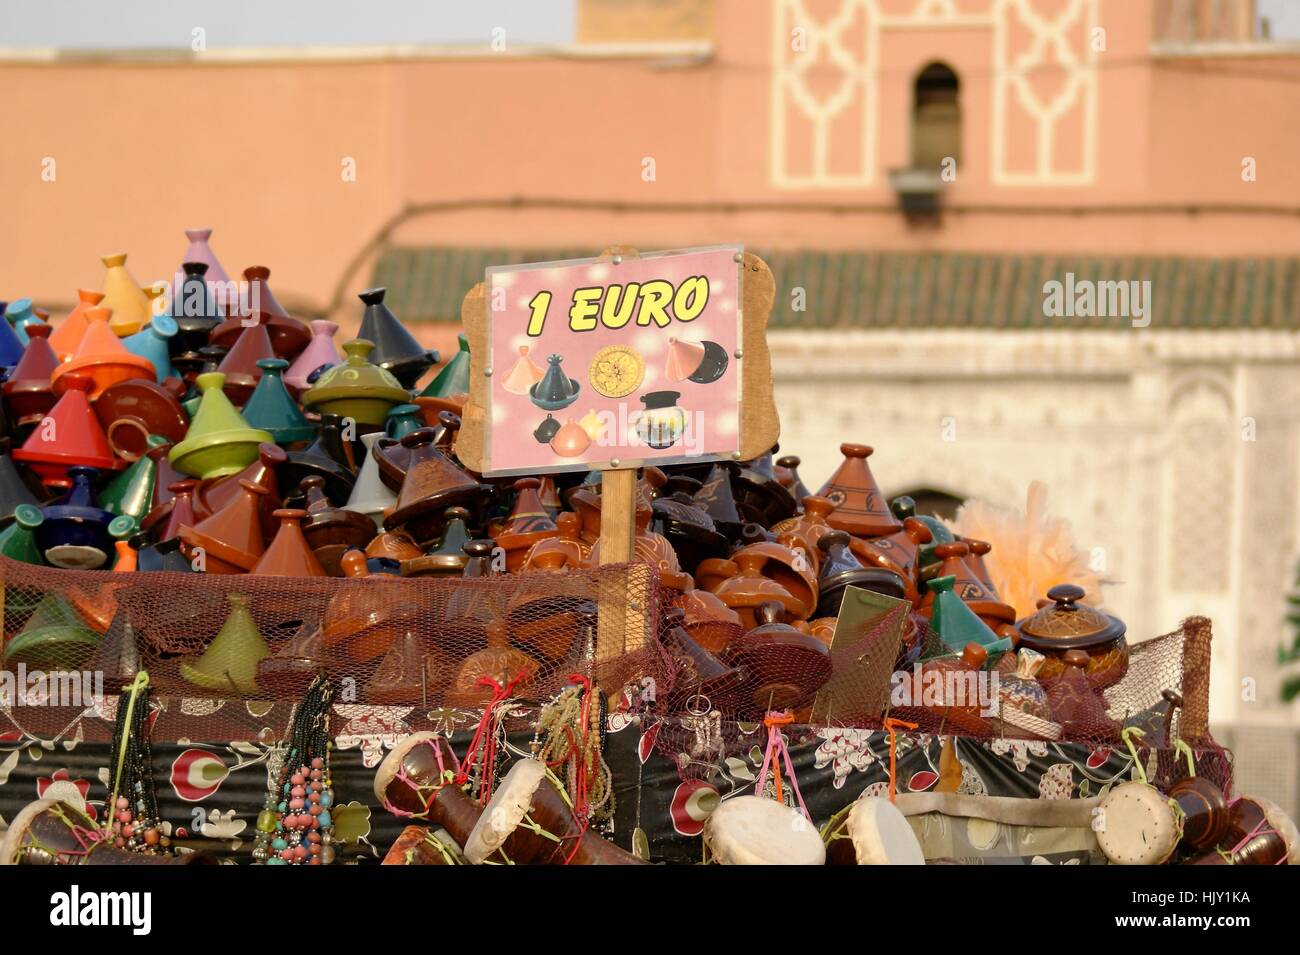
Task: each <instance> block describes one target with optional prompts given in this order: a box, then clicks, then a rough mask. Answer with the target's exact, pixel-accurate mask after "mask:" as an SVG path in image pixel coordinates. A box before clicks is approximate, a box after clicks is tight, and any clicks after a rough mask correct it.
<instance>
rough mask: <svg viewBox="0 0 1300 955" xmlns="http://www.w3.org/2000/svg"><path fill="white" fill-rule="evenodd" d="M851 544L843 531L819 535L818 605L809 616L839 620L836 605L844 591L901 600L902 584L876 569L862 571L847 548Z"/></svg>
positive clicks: (864, 568)
mask: <svg viewBox="0 0 1300 955" xmlns="http://www.w3.org/2000/svg"><path fill="white" fill-rule="evenodd" d="M850 540H851V538H850V536H849V534H848V532H847V531H840V530H834V531H830V532H829V533H826V534H823V535H822V536H821V538H820V539H819V540H818V542H817V547H818V549H819V550H820V551H821V552H822V558H821V565H820V571H819V574H818V577H817V586H818V601H817V607H816V611H815V614H811V615H810V616H818V617H836V616H839V612H840V603H841V601H842V600H843V599H844V590H845V588H847V587H861V588H862V589H864V590H870V591H872V592H874V593H878V594H882V595H883V596H886V597H893V598H895V599H897V600H902V599H904V595H905V588H904V585H903V580H902V578H901V577H899V576H898V575H897V574H896V573H894V572H893V571H890V570H885V569H883V568H880V567H864V566H863V565H862V563H861V561H859V560H858V559H857V558H856V557H855V556H853V551H852V550H851V549H850V548H849V541H850Z"/></svg>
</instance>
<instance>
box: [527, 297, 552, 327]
mask: <svg viewBox="0 0 1300 955" xmlns="http://www.w3.org/2000/svg"><path fill="white" fill-rule="evenodd" d="M528 307H529V308H531V309H532V310H533V314H532V315H531V316H530V317H529V319H528V335H529V337H530V338H536V337H537V336H538V335H540V334H541V333H542V325H544V324H545V323H546V312H547V310H548V309H549V308H550V307H551V293H550V292H538V293H537V294H536V295H534V296H533V300H532V301H531V302H529V303H528Z"/></svg>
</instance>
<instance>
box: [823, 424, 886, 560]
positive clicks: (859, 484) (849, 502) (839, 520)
mask: <svg viewBox="0 0 1300 955" xmlns="http://www.w3.org/2000/svg"><path fill="white" fill-rule="evenodd" d="M874 450H875V449H874V448H872V447H870V446H869V445H865V444H841V445H840V453H841V454H843V455H844V462H843V463H842V464H841V465H840V467H839V470H837V471H836V472H835V473H834V474H833V475H831V478H830V480H829V481H827V482H826V483H825V484H823V485H822V488H821V490H820V491H818V492H817V494H818V496H819V497H826V498H830V500H831V501H832V502H833V503H834V504H835V510H834V512H833V513H832V514H831V515H830V517H829V518H827V523H829V524H830V525H831V527H834V528H835V529H836V530H841V531H848V532H849V533H850V534H855V535H857V536H859V537H884V536H886V535H888V534H893V533H895V532H896V531H898V530H899V529H900V528H901V527H902V524H900V523H899V522H898V518H896V517H895V516H894V514H893V512H892V511H891V510H890V509H889V507H888V505H887V503H886V501H885V495H884V494H882V493H881V491H880V486H879V485H878V484H876V479H875V477H873V476H872V474H871V468H870V467H868V466H867V458H869V457H870V456H871V454H872V452H873V451H874Z"/></svg>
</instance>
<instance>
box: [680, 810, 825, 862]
mask: <svg viewBox="0 0 1300 955" xmlns="http://www.w3.org/2000/svg"><path fill="white" fill-rule="evenodd" d="M704 845H705V848H706V850H707V851H708V853H709V855H710V856H711V858H712V861H713V862H715V863H717V864H718V865H825V863H826V847H825V846H824V845H823V844H822V839H821V836H820V835H819V834H818V833H817V830H816V829H815V828H814V827H813V824H812V823H810V822H809V821H808V820H807V819H806V818H804V816H803V814H802V813H800V812H799V811H798V810H795V809H791V808H790V807H789V806H787V805H786V804H785V803H780V802H777V801H776V800H774V799H767V798H765V797H762V796H734V797H732V798H731V799H724V800H723V801H722V804H721V805H720V806H718V808H717V809H715V810H714V811H713V813H712V815H710V816H709V819H708V821H707V822H706V823H705V824H704Z"/></svg>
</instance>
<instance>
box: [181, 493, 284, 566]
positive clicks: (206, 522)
mask: <svg viewBox="0 0 1300 955" xmlns="http://www.w3.org/2000/svg"><path fill="white" fill-rule="evenodd" d="M239 488H240V494H239V496H238V497H236V498H234V499H233V500H231V501H230V502H229V503H228V504H226V505H225V506H224V507H222V508H221V509H220V510H219V511H216V512H215V513H213V514H212V515H211V516H210V517H207V518H205V519H203V520H201V521H199V523H198V524H196V525H195V526H193V527H185V526H183V525H182V526H181V528H180V529H179V535H180V538H181V540H183V541H184V542H185V546H186V549H187V556H189V557H190V559H191V560H192V561H197V559H198V558H199V557H200V556H202V558H203V565H204V566H203V567H202V569H203V570H204V571H205V572H206V573H209V574H242V573H246V572H247V571H250V570H252V569H253V568H254V567H255V566H257V562H258V560H259V559H260V558H261V556H262V554H263V552H264V550H265V547H266V543H265V541H264V540H263V538H262V524H261V516H260V513H259V512H260V510H261V507H262V502H261V499H262V498H263V497H265V496H266V495H267V494H268V491H267V490H266V488H264V487H263V486H262V485H260V484H255V483H253V482H252V481H240V482H239Z"/></svg>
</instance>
